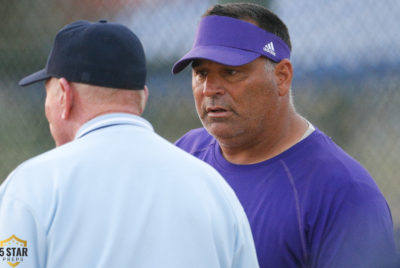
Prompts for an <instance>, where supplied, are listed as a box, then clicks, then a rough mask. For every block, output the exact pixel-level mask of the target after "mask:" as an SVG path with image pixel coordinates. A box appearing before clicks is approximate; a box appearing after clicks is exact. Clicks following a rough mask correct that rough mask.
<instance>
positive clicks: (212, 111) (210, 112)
mask: <svg viewBox="0 0 400 268" xmlns="http://www.w3.org/2000/svg"><path fill="white" fill-rule="evenodd" d="M206 112H207V116H208V117H214V118H222V117H227V116H230V115H231V114H232V111H230V110H228V109H226V108H224V107H220V106H212V107H207V109H206Z"/></svg>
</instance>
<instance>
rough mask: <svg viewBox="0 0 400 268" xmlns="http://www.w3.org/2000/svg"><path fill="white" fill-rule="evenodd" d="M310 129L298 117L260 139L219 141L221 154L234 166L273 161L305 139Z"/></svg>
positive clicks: (304, 121)
mask: <svg viewBox="0 0 400 268" xmlns="http://www.w3.org/2000/svg"><path fill="white" fill-rule="evenodd" d="M307 129H308V123H307V121H306V120H305V119H304V118H303V117H301V116H300V115H296V116H295V117H294V118H293V119H292V120H291V121H290V123H288V124H286V125H282V126H280V127H279V128H277V129H275V130H273V131H271V133H267V134H265V135H264V136H263V137H258V138H248V139H246V138H242V137H240V138H237V139H241V140H237V139H231V140H218V143H219V145H220V149H221V153H222V155H223V156H224V157H225V159H226V160H228V161H229V162H231V163H234V164H241V165H246V164H255V163H259V162H262V161H265V160H268V159H271V158H273V157H275V156H277V155H279V154H281V153H282V152H284V151H286V150H287V149H289V148H290V147H292V146H293V145H295V144H296V143H298V142H299V141H300V140H301V138H302V137H303V135H304V133H305V132H306V131H307Z"/></svg>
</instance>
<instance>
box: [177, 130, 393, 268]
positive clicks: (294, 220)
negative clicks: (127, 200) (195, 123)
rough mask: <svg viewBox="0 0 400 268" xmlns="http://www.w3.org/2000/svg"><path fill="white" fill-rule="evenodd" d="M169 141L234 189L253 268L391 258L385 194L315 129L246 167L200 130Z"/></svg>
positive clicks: (375, 263) (373, 262)
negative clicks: (251, 245) (256, 266)
mask: <svg viewBox="0 0 400 268" xmlns="http://www.w3.org/2000/svg"><path fill="white" fill-rule="evenodd" d="M176 145H177V146H178V147H180V148H182V149H183V150H185V151H187V152H189V153H191V154H192V155H194V156H196V157H198V158H200V159H202V160H204V161H205V162H207V163H209V164H210V165H212V166H213V167H214V168H215V169H217V170H218V171H219V172H220V173H221V174H222V176H223V177H224V178H225V179H226V180H227V182H228V183H229V184H230V186H231V187H232V188H233V190H234V191H235V192H236V194H237V196H238V198H239V200H240V201H241V203H242V205H243V207H244V210H245V211H246V214H247V217H248V219H249V221H250V225H251V228H252V232H253V237H254V241H255V245H256V249H257V254H258V260H259V263H260V267H262V268H264V267H274V268H276V267H279V268H280V267H352V268H354V267H363V268H364V267H386V266H384V265H385V264H386V262H391V261H392V260H394V256H395V251H396V250H395V244H394V235H393V223H392V218H391V214H390V209H389V207H388V204H387V202H386V200H385V198H384V197H383V195H382V193H381V192H380V190H379V189H378V187H377V185H376V184H375V182H374V180H373V179H372V178H371V176H370V175H369V174H368V172H367V171H366V170H365V169H364V168H363V167H362V166H361V165H360V164H359V163H358V162H357V161H355V160H354V159H353V158H352V157H350V156H349V155H348V154H347V153H345V152H344V151H343V150H342V149H341V148H340V147H339V146H337V145H336V144H335V143H334V142H333V141H332V140H331V139H330V138H329V137H327V136H326V135H325V134H324V133H322V132H321V131H320V130H318V129H316V130H315V131H314V132H313V133H312V134H311V135H309V136H308V137H307V138H305V139H304V140H302V141H300V142H299V143H297V144H296V145H294V146H293V147H291V148H290V149H288V150H287V151H285V152H283V153H281V154H280V155H278V156H276V157H274V158H272V159H268V160H266V161H263V162H261V163H257V164H251V165H236V164H232V163H230V162H228V161H227V160H226V159H225V158H224V157H223V156H222V155H221V151H220V148H219V145H218V142H217V141H216V140H215V138H214V137H212V136H211V135H209V134H208V133H207V131H206V130H205V129H204V128H201V129H195V130H191V131H189V132H188V133H187V134H186V135H184V136H183V137H182V138H180V139H179V140H178V141H177V142H176ZM384 262H385V264H384Z"/></svg>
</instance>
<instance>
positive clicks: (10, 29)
mask: <svg viewBox="0 0 400 268" xmlns="http://www.w3.org/2000/svg"><path fill="white" fill-rule="evenodd" d="M216 2H217V1H213V0H204V1H198V0H192V1H190V0H169V1H165V0H163V1H162V0H126V1H122V0H120V1H118V0H109V1H105V0H104V1H102V0H70V1H51V0H37V1H31V0H18V1H10V0H0V17H1V18H2V23H1V24H0V126H1V127H0V182H1V181H2V180H3V179H4V178H6V176H7V174H8V173H9V172H10V171H11V170H13V169H14V168H15V167H16V166H17V165H18V164H19V163H21V162H22V161H24V160H26V159H28V158H30V157H33V156H34V155H37V154H39V153H42V152H44V151H46V150H48V149H50V148H52V147H53V146H54V143H53V141H52V139H51V136H50V133H49V130H48V124H47V121H46V119H45V117H44V109H43V103H44V96H45V93H44V90H43V85H35V86H32V87H29V88H20V87H18V85H17V83H18V81H19V79H20V78H22V77H23V76H25V75H26V74H29V73H31V72H33V71H36V70H39V69H41V68H42V67H43V66H44V64H45V61H46V58H47V55H48V53H49V50H50V47H51V44H52V41H53V38H54V36H55V34H56V33H57V32H58V30H59V29H60V28H61V27H62V26H64V25H65V24H68V23H70V22H72V21H74V20H77V19H86V20H99V19H107V20H109V21H115V22H120V23H123V24H125V25H127V26H128V27H130V28H131V29H132V30H133V31H134V32H135V33H137V35H138V36H139V37H140V38H141V40H142V42H143V44H144V47H145V52H146V56H147V60H148V66H149V75H148V83H147V84H148V86H149V89H150V98H149V103H148V106H147V110H146V111H145V114H144V117H145V118H147V119H148V120H150V121H151V122H152V124H153V126H154V128H155V129H156V131H157V132H158V133H159V134H160V135H162V136H164V137H165V138H167V139H168V140H170V141H175V140H176V139H177V138H178V137H180V136H181V135H182V134H184V133H185V132H186V131H187V130H189V129H191V128H194V127H199V126H201V123H200V121H199V120H198V117H197V115H196V112H195V109H194V102H193V99H192V95H191V81H190V79H191V78H190V71H189V70H185V71H184V72H183V73H181V74H179V75H176V76H173V75H172V74H171V72H170V69H171V67H172V64H173V63H174V62H175V61H176V60H177V59H178V58H179V57H180V56H182V55H183V54H184V53H185V52H186V51H187V50H189V49H190V47H191V44H192V40H193V35H194V30H195V28H196V25H197V23H198V21H199V18H200V15H201V14H202V13H203V12H204V11H205V10H206V8H207V7H208V6H210V5H212V4H215V3H216ZM220 2H221V1H220ZM224 2H230V1H224ZM249 2H257V3H259V4H262V5H264V6H267V7H269V8H271V9H272V10H273V11H274V12H276V13H277V14H278V15H279V16H281V18H282V19H283V20H284V21H285V22H286V23H287V25H288V28H289V31H290V34H291V38H292V44H293V52H292V55H293V57H292V62H293V64H294V71H295V79H294V82H293V94H294V100H295V105H296V107H297V110H298V111H299V112H300V113H301V114H303V115H304V116H305V117H307V118H308V119H309V120H310V121H311V122H312V123H314V124H315V125H316V126H317V127H319V128H320V129H322V130H323V131H325V132H326V133H327V134H328V135H330V136H331V137H332V138H333V140H335V142H336V143H338V144H339V145H341V146H342V147H343V148H344V149H345V150H346V151H347V152H349V153H350V154H351V155H352V156H354V157H355V158H356V159H357V160H359V161H360V162H361V163H362V164H363V165H364V166H365V167H366V168H367V169H368V170H369V171H370V172H371V174H372V175H373V176H374V178H375V180H376V182H377V183H378V185H379V187H380V188H381V190H382V191H383V193H384V195H385V196H386V198H387V199H388V202H389V205H390V206H391V209H392V214H393V220H394V223H395V227H396V229H397V230H400V183H399V182H400V175H399V174H400V162H399V156H400V117H399V115H400V75H399V74H400V72H399V67H400V32H399V31H398V29H397V27H398V25H399V22H400V19H399V17H398V14H400V2H398V1H397V0H383V1H372V0H365V1H356V0H337V1H313V0H305V1H301V2H296V3H294V2H293V1H290V0H279V1H278V0H270V1H262V0H260V1H249ZM397 234H399V232H398V231H397ZM397 241H399V239H397Z"/></svg>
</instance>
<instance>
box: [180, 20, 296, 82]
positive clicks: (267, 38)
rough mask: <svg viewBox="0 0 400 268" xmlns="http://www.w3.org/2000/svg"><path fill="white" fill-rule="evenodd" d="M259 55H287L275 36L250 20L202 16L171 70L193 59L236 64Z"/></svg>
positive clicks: (246, 61) (274, 57)
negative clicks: (188, 45)
mask: <svg viewBox="0 0 400 268" xmlns="http://www.w3.org/2000/svg"><path fill="white" fill-rule="evenodd" d="M260 56H264V57H267V58H269V59H270V60H272V61H274V62H279V61H281V60H282V59H289V58H290V49H289V47H288V46H287V45H286V43H285V42H284V41H283V40H282V39H280V38H279V37H278V36H276V35H274V34H272V33H269V32H267V31H265V30H263V29H261V28H259V27H257V26H255V25H254V24H252V23H249V22H246V21H243V20H239V19H234V18H231V17H225V16H206V17H204V18H203V19H202V20H201V21H200V24H199V27H198V28H197V32H196V37H195V40H194V44H193V47H192V49H191V50H190V51H189V52H188V53H187V54H186V55H185V56H183V58H181V59H180V60H179V61H177V62H176V63H175V64H174V67H173V68H172V72H173V73H174V74H176V73H179V72H180V71H182V70H183V69H185V67H186V66H188V65H189V63H190V62H191V61H192V60H194V59H206V60H211V61H214V62H217V63H220V64H224V65H229V66H240V65H244V64H247V63H249V62H251V61H253V60H255V59H256V58H258V57H260Z"/></svg>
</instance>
